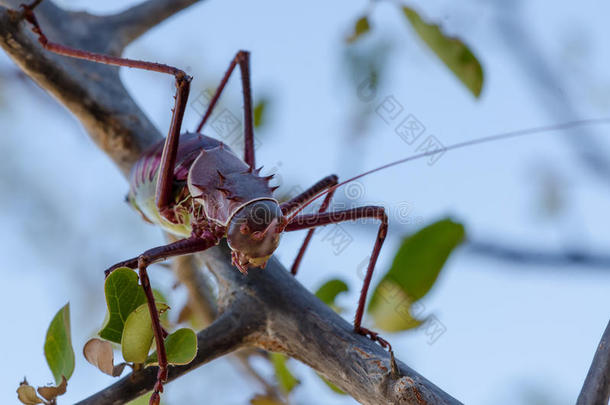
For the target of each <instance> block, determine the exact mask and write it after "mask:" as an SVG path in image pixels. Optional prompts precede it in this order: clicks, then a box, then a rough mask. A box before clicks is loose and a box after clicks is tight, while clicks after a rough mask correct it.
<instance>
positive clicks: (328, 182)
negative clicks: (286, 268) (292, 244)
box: [280, 174, 339, 275]
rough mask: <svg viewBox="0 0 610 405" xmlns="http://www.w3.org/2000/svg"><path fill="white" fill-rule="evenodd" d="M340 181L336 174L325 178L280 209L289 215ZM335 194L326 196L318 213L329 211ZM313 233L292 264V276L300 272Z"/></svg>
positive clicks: (312, 230)
mask: <svg viewBox="0 0 610 405" xmlns="http://www.w3.org/2000/svg"><path fill="white" fill-rule="evenodd" d="M338 181H339V179H338V178H337V176H336V175H334V174H332V175H330V176H327V177H324V178H323V179H322V180H320V181H319V182H317V183H316V184H314V185H313V186H311V187H310V188H308V189H307V190H305V191H303V192H302V193H301V194H299V195H297V196H296V197H294V198H293V199H291V200H289V201H286V202H285V203H283V204H282V205H281V206H280V208H281V209H282V213H284V215H286V214H288V213H289V212H290V211H292V210H293V209H295V208H298V207H300V206H301V205H303V204H304V203H306V202H308V201H309V200H310V199H312V198H313V197H314V196H315V195H317V194H318V193H319V192H320V191H323V190H326V189H329V188H331V187H333V186H334V185H336V184H337V183H338ZM334 193H335V190H331V191H330V192H329V193H328V194H326V197H325V198H324V202H322V205H321V206H320V209H319V210H318V212H325V211H326V210H327V209H328V206H329V205H330V201H331V199H332V198H333V194H334ZM313 233H314V229H310V230H309V231H308V232H307V235H306V236H305V240H304V241H303V245H302V246H301V248H300V249H299V253H298V254H297V257H296V258H295V259H294V263H293V264H292V267H291V268H290V272H291V273H292V275H296V274H297V271H298V270H299V265H300V264H301V260H302V259H303V256H304V255H305V251H306V250H307V246H308V245H309V242H310V241H311V238H312V236H313Z"/></svg>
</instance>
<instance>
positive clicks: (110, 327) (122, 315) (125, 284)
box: [99, 267, 146, 343]
mask: <svg viewBox="0 0 610 405" xmlns="http://www.w3.org/2000/svg"><path fill="white" fill-rule="evenodd" d="M104 293H105V294H106V305H107V306H108V314H107V316H106V318H107V320H106V323H105V324H104V326H103V327H102V330H101V331H100V332H99V335H100V337H101V338H103V339H106V340H109V341H111V342H114V343H121V336H122V334H123V327H124V325H125V321H126V320H127V317H128V316H129V314H131V312H132V311H133V310H134V309H136V308H137V307H139V306H140V305H142V304H143V303H145V302H146V295H145V294H144V289H143V288H142V286H140V284H139V283H138V275H137V274H136V273H135V272H134V271H133V270H131V269H128V268H127V267H121V268H119V269H116V270H114V271H113V272H112V273H110V275H109V276H108V278H106V282H105V284H104Z"/></svg>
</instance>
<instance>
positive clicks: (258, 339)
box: [0, 2, 459, 405]
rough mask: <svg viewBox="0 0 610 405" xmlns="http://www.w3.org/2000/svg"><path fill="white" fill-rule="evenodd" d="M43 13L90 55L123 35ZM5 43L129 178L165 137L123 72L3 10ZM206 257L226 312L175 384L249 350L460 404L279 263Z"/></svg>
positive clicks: (120, 386) (384, 388) (373, 399)
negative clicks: (250, 264)
mask: <svg viewBox="0 0 610 405" xmlns="http://www.w3.org/2000/svg"><path fill="white" fill-rule="evenodd" d="M162 3H163V2H155V3H154V4H162ZM150 4H153V3H150ZM36 14H37V16H38V19H39V21H40V23H41V26H42V28H43V30H45V31H46V32H47V34H48V35H49V37H50V38H51V39H52V40H55V41H57V42H60V43H64V44H68V45H71V46H77V47H79V48H83V49H88V50H94V51H100V50H104V49H106V50H108V48H107V47H108V44H109V43H113V41H115V39H116V36H117V35H119V36H120V35H124V34H122V33H120V32H119V33H118V34H117V33H115V32H114V31H113V30H114V27H113V26H111V25H109V24H105V23H104V21H105V20H104V18H105V17H96V16H91V15H88V14H85V13H68V12H65V11H63V10H61V9H59V8H57V7H56V6H54V5H53V4H52V3H50V2H44V3H43V4H42V5H41V7H40V8H38V9H37V11H36ZM87 21H89V22H91V21H93V22H94V23H95V29H96V31H94V32H95V35H91V34H90V31H88V30H82V29H81V28H82V27H83V24H85V23H86V22H87ZM151 21H154V19H153V20H151ZM142 32H143V31H142ZM100 38H102V39H103V40H100ZM115 43H116V42H115ZM0 46H2V47H3V48H4V49H5V50H6V52H7V53H8V54H9V55H10V57H11V58H12V59H13V60H14V61H15V63H16V64H17V65H18V66H20V67H21V68H22V69H23V70H24V72H25V73H27V74H28V75H29V76H30V77H32V78H33V79H34V80H35V81H36V82H37V83H38V84H39V85H40V86H41V87H42V88H44V89H46V90H47V91H49V92H50V93H51V94H53V95H54V96H55V97H56V98H57V99H58V100H59V101H60V102H61V103H62V104H63V105H65V106H66V107H67V108H68V109H69V110H70V111H72V112H73V113H74V114H75V115H76V117H77V118H78V119H79V120H80V121H81V122H82V123H83V125H84V126H85V128H86V130H87V131H88V132H89V134H90V135H91V137H92V138H93V139H94V140H95V142H96V143H97V144H98V145H99V146H100V148H102V149H103V150H104V152H106V153H107V154H108V155H109V156H110V157H111V158H112V159H113V161H114V162H115V163H116V164H117V166H118V167H119V168H120V169H121V170H122V171H123V173H124V174H127V173H128V172H129V169H130V167H131V165H132V164H133V163H134V162H135V161H136V160H137V159H138V158H139V156H140V155H141V153H142V151H143V150H144V149H145V148H147V147H150V146H151V145H152V144H153V143H155V142H157V141H158V140H160V139H161V135H160V134H159V132H158V131H157V130H156V129H155V128H154V127H153V126H152V124H151V123H150V121H149V120H148V119H147V118H146V117H145V116H144V114H143V113H142V111H141V110H140V109H139V108H138V107H137V105H136V104H135V102H134V101H133V100H132V99H131V97H130V96H129V94H128V93H127V92H126V91H125V89H124V87H123V85H122V84H121V82H120V80H119V76H118V69H116V68H113V67H109V66H104V65H99V64H94V63H90V62H82V61H76V60H72V59H69V58H64V57H60V56H56V55H52V54H50V53H48V52H46V51H44V50H43V49H42V48H41V47H40V46H39V45H38V43H37V42H36V39H35V38H33V36H32V34H31V33H29V32H28V31H27V30H26V29H25V26H24V24H23V23H22V22H19V21H16V19H15V17H14V14H11V13H9V11H8V10H7V9H6V8H2V7H0ZM108 51H111V50H108ZM168 97H169V95H168ZM201 258H202V260H203V261H204V262H205V263H206V265H207V267H208V268H209V269H211V271H212V272H213V274H214V275H215V278H216V282H217V285H218V289H219V298H218V312H219V313H220V314H221V315H220V317H219V318H218V319H217V320H216V321H215V322H214V323H212V324H211V325H210V326H209V327H208V328H207V329H205V330H203V331H201V332H200V333H199V334H198V337H199V349H200V350H199V352H198V354H197V358H196V359H195V361H193V362H192V363H191V364H189V365H188V366H183V367H175V368H172V369H171V372H170V379H174V378H177V377H178V376H180V375H181V374H184V373H185V372H188V371H190V370H192V369H193V368H195V367H198V366H200V365H202V364H204V363H205V362H207V361H210V360H212V359H213V358H216V357H218V356H221V355H223V354H226V353H229V352H231V351H234V350H235V349H237V348H240V347H242V346H245V345H248V346H255V347H259V348H262V349H265V350H271V351H277V352H282V353H286V354H288V355H290V356H292V357H294V358H297V359H299V360H301V361H303V362H304V363H306V364H308V365H310V366H311V367H313V368H314V369H316V370H317V371H318V372H320V373H321V374H323V375H324V376H325V377H326V378H327V379H328V380H329V381H331V382H332V383H334V384H335V385H337V386H338V387H339V388H341V389H342V390H344V391H345V392H347V393H349V394H350V395H352V396H353V397H354V398H356V399H357V400H358V401H360V402H362V403H364V404H379V403H394V404H418V405H421V404H458V403H459V402H458V401H456V400H455V399H453V398H452V397H451V396H449V395H448V394H446V393H445V392H443V391H442V390H441V389H439V388H438V387H436V386H435V385H434V384H432V383H431V382H430V381H428V380H426V379H425V378H423V377H422V376H420V375H419V374H418V373H416V372H415V371H414V370H412V369H410V368H409V367H408V366H406V365H405V364H403V363H402V362H398V366H399V376H393V375H392V373H391V372H390V359H389V355H388V353H387V352H386V351H384V350H383V349H382V348H381V347H380V346H379V345H377V344H376V343H374V342H372V341H371V340H369V339H367V338H365V337H363V336H361V335H358V334H355V333H354V332H353V327H352V326H351V325H350V324H349V323H348V322H346V321H345V320H344V319H343V318H341V317H340V316H339V315H337V314H336V313H335V312H333V311H332V310H331V309H330V308H329V307H328V306H326V305H325V304H324V303H322V302H321V301H320V300H318V299H317V298H316V297H315V296H313V295H312V294H311V293H309V292H308V291H307V290H306V289H305V288H303V287H302V286H301V285H300V284H299V283H298V282H297V281H296V280H295V279H294V278H293V277H292V276H291V275H290V274H289V272H288V271H286V269H285V268H284V267H283V266H282V265H281V264H280V263H279V262H278V261H277V260H275V259H273V258H272V260H270V262H269V265H268V266H267V268H266V269H265V270H260V269H253V270H252V271H251V272H250V274H249V275H248V276H247V277H244V276H242V275H241V273H240V272H238V271H236V270H235V268H234V267H233V266H232V264H231V259H230V254H229V250H228V248H227V247H226V246H225V245H223V246H219V247H217V248H213V249H210V250H209V251H208V252H206V253H204V254H202V255H201ZM154 374H155V371H154V369H153V368H151V369H145V370H142V371H138V372H134V373H133V374H132V375H130V376H128V377H126V378H123V379H122V380H120V381H119V382H117V383H115V384H113V385H112V386H110V387H108V388H106V389H105V390H103V391H101V392H99V393H98V394H95V395H94V396H92V397H90V398H89V399H87V400H85V401H83V402H81V403H88V404H94V403H104V404H108V403H110V404H122V403H125V402H127V401H129V400H131V399H133V398H135V397H136V396H138V395H141V394H143V393H145V392H146V391H148V390H150V389H151V388H152V386H153V384H154V378H155V376H154Z"/></svg>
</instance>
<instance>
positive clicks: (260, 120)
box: [253, 98, 269, 128]
mask: <svg viewBox="0 0 610 405" xmlns="http://www.w3.org/2000/svg"><path fill="white" fill-rule="evenodd" d="M267 104H269V102H268V101H267V99H264V98H263V99H261V100H260V101H259V102H257V103H256V105H255V106H254V111H253V115H254V128H259V127H260V126H262V125H263V124H264V123H265V117H266V115H265V111H266V110H267Z"/></svg>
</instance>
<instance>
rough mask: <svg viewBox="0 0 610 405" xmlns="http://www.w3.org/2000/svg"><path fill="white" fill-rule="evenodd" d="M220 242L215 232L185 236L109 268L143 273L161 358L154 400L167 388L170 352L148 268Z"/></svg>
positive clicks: (157, 401)
mask: <svg viewBox="0 0 610 405" xmlns="http://www.w3.org/2000/svg"><path fill="white" fill-rule="evenodd" d="M216 244H218V238H217V237H216V236H215V235H212V234H209V235H207V237H206V236H204V237H203V238H202V237H191V238H188V239H182V240H179V241H177V242H174V243H170V244H168V245H163V246H158V247H155V248H152V249H149V250H147V251H146V252H144V253H142V254H141V255H140V256H138V257H135V258H133V259H129V260H125V261H123V262H120V263H117V264H115V265H114V266H112V267H110V268H109V269H108V270H106V272H105V273H106V276H108V274H110V273H111V272H112V271H113V270H115V269H117V268H119V267H129V268H132V269H134V268H137V269H138V273H139V275H140V284H141V285H142V288H143V289H144V293H145V294H146V302H147V303H148V310H149V312H150V319H151V321H152V328H153V333H154V336H155V343H156V346H157V353H158V360H159V372H158V373H157V382H156V383H155V387H154V391H153V395H152V397H151V399H150V404H158V403H159V393H160V392H163V382H164V381H166V380H167V366H168V364H167V355H166V353H165V345H164V343H163V340H164V336H165V334H164V331H163V328H162V326H161V322H160V321H159V313H158V312H157V306H156V304H155V298H154V296H153V291H152V288H151V286H150V280H149V279H148V274H147V271H146V268H147V267H148V266H149V265H150V264H152V263H155V262H158V261H161V260H165V259H167V258H170V257H174V256H181V255H186V254H190V253H196V252H202V251H204V250H206V249H208V248H210V247H212V246H214V245H216Z"/></svg>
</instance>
